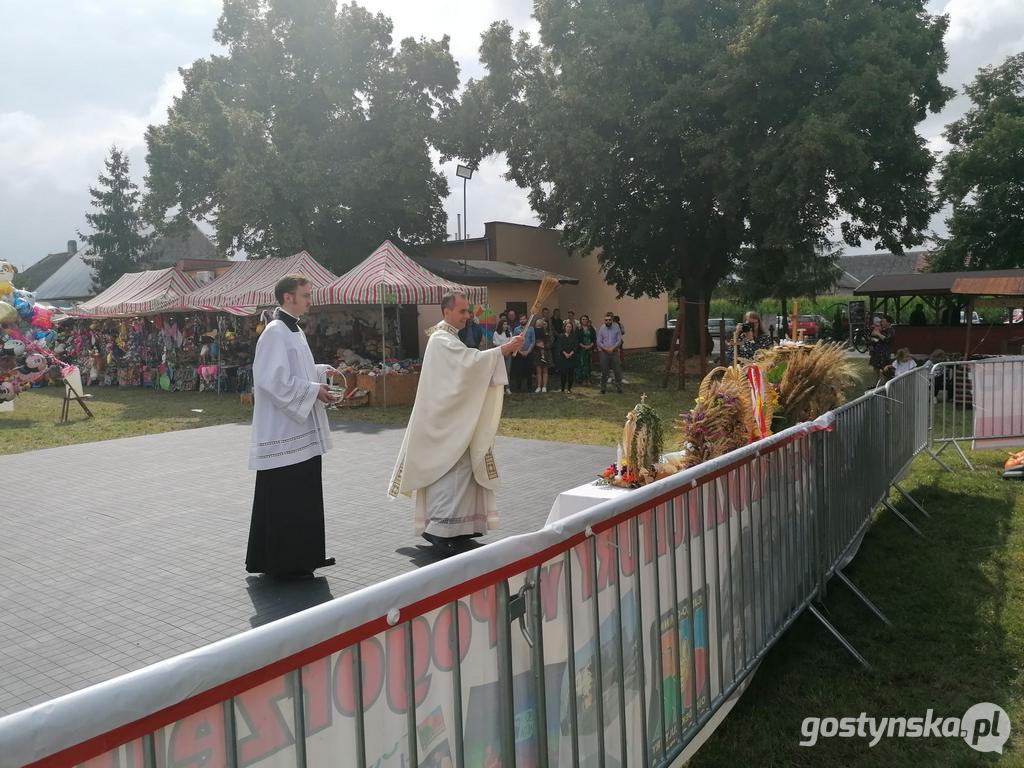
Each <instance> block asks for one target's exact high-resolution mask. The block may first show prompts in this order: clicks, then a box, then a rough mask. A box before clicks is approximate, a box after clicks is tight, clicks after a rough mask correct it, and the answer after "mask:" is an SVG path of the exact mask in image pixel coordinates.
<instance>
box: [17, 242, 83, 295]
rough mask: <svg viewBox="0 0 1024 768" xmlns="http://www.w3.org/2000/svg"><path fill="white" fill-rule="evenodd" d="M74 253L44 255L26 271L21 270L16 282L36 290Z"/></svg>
mask: <svg viewBox="0 0 1024 768" xmlns="http://www.w3.org/2000/svg"><path fill="white" fill-rule="evenodd" d="M73 255H74V254H72V253H69V252H68V251H63V252H62V253H51V254H50V255H48V256H44V257H43V258H41V259H40V260H39V261H37V262H36V263H35V264H33V265H32V266H31V267H29V268H28V269H26V270H25V271H24V272H19V273H18V274H17V275H16V276H15V279H14V284H15V285H16V286H17V287H18V288H21V289H23V290H26V291H34V290H36V288H38V287H39V286H41V285H42V284H43V283H45V282H46V280H47V278H49V277H50V275H52V274H53V273H54V272H56V271H57V270H58V269H60V268H61V267H63V266H64V265H65V264H66V263H67V261H68V259H70V258H71V257H72V256H73Z"/></svg>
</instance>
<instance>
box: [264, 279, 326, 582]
mask: <svg viewBox="0 0 1024 768" xmlns="http://www.w3.org/2000/svg"><path fill="white" fill-rule="evenodd" d="M311 289H312V286H311V285H310V284H309V281H308V280H306V278H304V277H302V276H301V275H288V276H287V277H284V278H282V279H281V281H280V282H279V283H278V284H277V286H276V288H275V295H276V296H277V300H278V301H279V302H280V303H281V306H280V307H278V308H277V310H276V311H275V313H274V320H273V321H272V322H270V323H268V324H267V327H266V328H265V329H264V330H263V333H262V334H260V338H259V341H257V342H256V358H255V360H254V361H253V366H252V373H253V418H252V440H251V443H250V447H249V469H254V470H256V491H255V494H254V497H253V504H252V522H251V523H250V526H249V548H248V551H247V553H246V556H245V567H246V570H247V571H249V572H250V573H266V574H270V575H273V576H279V577H282V578H311V577H312V575H313V571H314V569H316V568H321V567H323V566H326V565H334V559H333V558H328V557H326V552H325V534H324V496H323V483H322V479H321V472H322V457H323V454H325V453H327V451H329V450H330V448H331V428H330V424H329V423H328V421H327V412H326V411H325V410H324V405H325V404H326V403H329V402H330V396H329V394H328V387H327V376H328V375H333V374H336V373H337V371H336V370H335V369H334V368H333V367H331V366H329V365H316V363H314V361H313V353H312V352H311V351H310V349H309V343H308V342H307V341H306V334H305V333H303V332H302V329H301V328H300V327H299V324H298V318H299V317H300V316H301V315H303V314H305V313H306V312H307V311H308V310H309V307H310V305H311V304H312V298H311V294H312V290H311Z"/></svg>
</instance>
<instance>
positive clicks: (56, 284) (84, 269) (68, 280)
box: [15, 251, 96, 301]
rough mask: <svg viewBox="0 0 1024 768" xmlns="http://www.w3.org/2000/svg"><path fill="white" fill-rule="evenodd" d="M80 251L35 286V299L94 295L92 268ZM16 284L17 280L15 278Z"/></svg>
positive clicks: (48, 299) (43, 299) (59, 298)
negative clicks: (40, 283)
mask: <svg viewBox="0 0 1024 768" xmlns="http://www.w3.org/2000/svg"><path fill="white" fill-rule="evenodd" d="M83 255H84V254H83V252H82V251H78V253H76V254H74V255H73V256H72V257H71V258H70V259H68V260H67V261H66V262H64V264H63V265H62V266H61V268H60V269H58V270H57V271H56V272H54V273H53V274H52V275H50V276H49V277H48V278H46V280H44V281H43V284H42V285H40V286H39V287H38V288H36V291H35V294H36V299H37V300H40V301H60V300H62V299H75V300H77V299H87V298H89V297H90V296H93V295H95V293H96V290H95V288H93V284H92V279H93V275H94V272H93V269H92V267H90V266H89V265H88V264H87V263H86V262H85V259H83V258H82V256H83ZM15 284H17V280H15Z"/></svg>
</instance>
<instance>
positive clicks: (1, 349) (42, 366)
mask: <svg viewBox="0 0 1024 768" xmlns="http://www.w3.org/2000/svg"><path fill="white" fill-rule="evenodd" d="M15 274H16V271H15V269H14V267H13V266H12V265H11V264H10V263H8V262H6V261H0V403H2V402H7V401H9V400H13V399H14V398H16V397H17V396H18V395H19V394H20V393H21V391H22V390H23V389H27V388H28V387H30V386H32V385H33V384H37V383H39V382H41V381H43V380H44V379H46V378H51V379H54V380H59V379H60V378H61V377H62V376H63V369H64V368H65V367H66V366H64V364H63V363H61V361H60V360H58V359H57V358H56V356H55V355H54V353H53V351H52V350H51V349H49V346H50V344H51V343H52V341H53V340H54V338H55V333H54V330H53V313H52V310H50V309H48V308H46V307H43V306H38V305H37V304H36V297H35V295H34V294H32V293H30V292H29V291H20V290H18V289H17V288H15V287H14V283H13V278H14V275H15Z"/></svg>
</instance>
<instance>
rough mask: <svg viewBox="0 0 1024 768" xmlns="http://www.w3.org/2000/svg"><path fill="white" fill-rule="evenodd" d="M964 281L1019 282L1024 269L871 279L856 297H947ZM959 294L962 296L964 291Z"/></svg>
mask: <svg viewBox="0 0 1024 768" xmlns="http://www.w3.org/2000/svg"><path fill="white" fill-rule="evenodd" d="M965 278H970V279H973V280H977V279H984V280H991V279H992V278H997V279H998V278H1016V279H1018V280H1019V279H1024V269H994V270H987V271H980V272H979V271H975V272H915V273H913V274H895V275H872V276H871V277H869V278H868V279H867V280H865V281H864V282H863V283H861V284H860V285H859V286H857V288H856V289H855V290H854V292H853V293H854V295H855V296H947V295H950V294H952V293H954V291H953V286H954V285H955V284H956V282H957V280H961V279H965ZM956 293H963V291H957V292H956ZM984 293H987V291H986V292H984ZM975 295H979V294H975Z"/></svg>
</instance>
